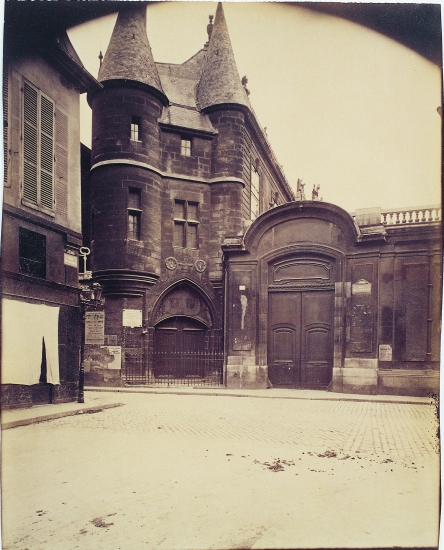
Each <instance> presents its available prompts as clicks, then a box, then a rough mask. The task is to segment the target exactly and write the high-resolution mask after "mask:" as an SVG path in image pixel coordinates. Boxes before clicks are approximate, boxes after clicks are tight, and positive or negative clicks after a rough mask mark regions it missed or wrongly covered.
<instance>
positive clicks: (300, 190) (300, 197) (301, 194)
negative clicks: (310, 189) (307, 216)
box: [296, 178, 305, 201]
mask: <svg viewBox="0 0 444 550" xmlns="http://www.w3.org/2000/svg"><path fill="white" fill-rule="evenodd" d="M304 187H305V183H303V181H302V180H301V179H299V178H298V184H297V188H296V200H297V201H305V191H304Z"/></svg>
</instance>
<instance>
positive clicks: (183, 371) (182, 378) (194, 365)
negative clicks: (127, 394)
mask: <svg viewBox="0 0 444 550" xmlns="http://www.w3.org/2000/svg"><path fill="white" fill-rule="evenodd" d="M124 380H125V384H127V385H150V386H151V385H163V386H207V387H218V386H222V385H223V352H221V351H216V350H204V351H187V352H180V351H172V350H162V351H155V352H154V354H153V365H152V367H147V366H145V365H144V364H143V361H142V360H140V361H131V362H127V364H126V365H125V368H124Z"/></svg>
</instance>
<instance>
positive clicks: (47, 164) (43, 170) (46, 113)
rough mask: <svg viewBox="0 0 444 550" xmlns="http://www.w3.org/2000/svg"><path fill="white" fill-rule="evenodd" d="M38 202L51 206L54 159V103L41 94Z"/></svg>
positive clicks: (52, 201) (52, 199)
mask: <svg viewBox="0 0 444 550" xmlns="http://www.w3.org/2000/svg"><path fill="white" fill-rule="evenodd" d="M40 107H41V109H40V130H41V134H40V202H41V205H42V206H45V207H46V208H50V209H52V208H53V203H54V186H53V161H54V105H53V103H52V101H49V99H46V97H44V96H41V103H40Z"/></svg>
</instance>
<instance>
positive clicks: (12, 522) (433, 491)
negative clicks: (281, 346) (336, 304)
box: [3, 392, 439, 550]
mask: <svg viewBox="0 0 444 550" xmlns="http://www.w3.org/2000/svg"><path fill="white" fill-rule="evenodd" d="M94 395H96V394H94V393H93V392H87V394H86V397H87V398H92V397H93V396H94ZM113 395H114V397H115V398H116V401H119V402H121V403H123V404H124V405H123V406H121V407H117V408H112V409H107V410H103V411H100V412H97V413H96V414H83V415H77V416H71V417H66V418H60V419H57V420H53V421H50V422H43V423H40V424H35V425H31V426H27V427H20V428H15V429H12V430H7V431H6V432H4V435H3V454H4V467H3V499H4V500H3V544H4V548H5V549H10V550H12V549H14V550H25V549H28V550H31V549H32V550H34V549H41V550H47V549H48V548H57V549H59V548H60V549H63V550H71V549H74V548H82V549H83V550H85V549H86V550H88V549H91V550H93V549H94V550H95V549H102V548H103V549H106V550H118V549H122V550H124V549H125V550H127V549H133V548H134V549H139V548H159V549H166V550H168V549H192V550H194V549H196V550H197V549H207V548H208V549H210V548H212V549H218V548H220V549H222V548H224V549H225V548H226V549H230V548H239V549H240V548H244V549H245V548H255V549H258V548H306V547H309V548H327V547H349V548H356V547H388V546H399V547H407V546H410V547H412V546H416V547H433V546H436V545H437V532H438V503H439V501H438V498H439V470H438V468H439V462H438V460H439V455H438V447H437V445H438V443H437V439H436V429H437V422H436V419H435V409H434V407H433V406H432V405H421V404H418V405H411V404H410V405H408V404H399V403H377V402H353V401H327V400H325V401H324V400H317V401H310V400H298V399H278V398H277V399H260V398H248V397H243V398H236V397H224V396H211V397H210V396H190V395H156V394H151V395H147V394H136V393H134V394H122V393H120V394H113Z"/></svg>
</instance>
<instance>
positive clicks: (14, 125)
mask: <svg viewBox="0 0 444 550" xmlns="http://www.w3.org/2000/svg"><path fill="white" fill-rule="evenodd" d="M13 8H14V6H12V7H11V6H8V7H7V8H6V12H7V13H6V21H7V24H6V25H5V47H4V57H3V128H4V130H3V144H4V161H5V165H4V182H3V183H4V188H3V189H4V190H3V201H4V205H3V224H2V266H1V267H2V371H1V373H2V407H4V408H14V407H26V406H31V405H35V404H41V403H61V402H65V401H73V400H76V399H77V392H78V377H79V358H80V347H81V318H80V303H79V289H78V282H79V281H78V250H79V247H80V246H81V245H82V229H81V191H80V130H79V117H80V114H79V95H80V94H81V93H85V92H86V91H88V90H93V89H99V88H101V85H100V84H99V83H98V81H97V80H96V79H94V78H93V77H92V76H91V75H90V74H89V73H88V72H87V71H86V70H85V68H84V67H83V65H82V63H81V61H80V59H79V58H78V56H77V54H76V52H75V50H74V48H73V47H72V45H71V43H70V41H69V38H68V36H67V34H66V32H65V30H64V28H63V25H62V24H60V25H59V27H58V28H57V29H55V28H49V29H48V28H46V27H42V26H39V25H38V24H35V21H34V20H32V18H31V19H27V18H19V17H15V15H17V14H16V13H15V12H14V9H13Z"/></svg>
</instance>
